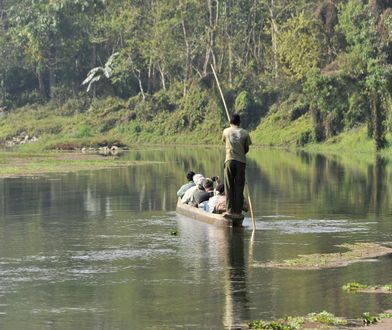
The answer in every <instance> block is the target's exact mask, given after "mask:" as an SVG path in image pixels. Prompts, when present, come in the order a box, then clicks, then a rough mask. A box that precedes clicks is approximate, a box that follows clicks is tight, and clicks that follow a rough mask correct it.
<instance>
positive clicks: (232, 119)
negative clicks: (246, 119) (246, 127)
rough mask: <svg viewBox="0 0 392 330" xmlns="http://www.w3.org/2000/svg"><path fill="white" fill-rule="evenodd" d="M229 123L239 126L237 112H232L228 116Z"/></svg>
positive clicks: (239, 121) (239, 120)
mask: <svg viewBox="0 0 392 330" xmlns="http://www.w3.org/2000/svg"><path fill="white" fill-rule="evenodd" d="M230 124H232V125H236V126H240V124H241V118H240V115H239V114H238V113H233V114H232V115H231V117H230Z"/></svg>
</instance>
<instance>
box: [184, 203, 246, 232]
mask: <svg viewBox="0 0 392 330" xmlns="http://www.w3.org/2000/svg"><path fill="white" fill-rule="evenodd" d="M176 212H177V213H178V214H181V215H185V216H186V217H188V218H191V219H195V220H198V221H202V222H205V223H210V224H216V225H223V226H227V227H241V226H242V222H243V221H244V218H242V219H226V218H224V217H223V216H222V215H221V214H216V213H209V212H206V211H204V210H201V209H199V208H197V207H194V206H191V205H188V204H183V203H181V199H178V201H177V208H176Z"/></svg>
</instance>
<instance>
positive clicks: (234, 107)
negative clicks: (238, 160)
mask: <svg viewBox="0 0 392 330" xmlns="http://www.w3.org/2000/svg"><path fill="white" fill-rule="evenodd" d="M0 16H1V24H0V52H1V56H2V61H1V62H0V109H1V114H2V119H0V121H4V120H5V119H4V118H6V117H7V116H11V115H12V114H13V113H17V112H18V113H20V112H21V111H22V112H24V113H25V112H29V111H32V110H30V109H36V108H37V107H40V106H42V107H46V108H50V109H52V110H50V111H52V112H53V113H55V114H56V115H58V116H63V117H70V116H79V117H78V118H79V120H78V122H77V123H73V124H69V126H71V127H72V129H73V130H75V127H76V126H78V125H79V123H80V122H81V121H82V120H81V119H80V118H81V117H80V116H81V115H82V114H84V113H85V114H88V113H95V114H99V115H97V117H96V119H95V120H97V121H94V120H92V119H91V118H90V119H88V120H85V121H84V122H83V123H82V124H80V125H79V126H78V131H77V133H75V132H74V133H73V136H74V137H91V136H93V135H97V134H99V135H101V136H102V135H107V136H109V135H110V136H112V137H113V138H114V139H115V138H116V137H118V136H120V135H121V134H129V135H132V134H134V136H138V135H141V134H143V133H144V132H148V133H150V134H152V135H156V136H161V135H163V136H172V135H176V134H188V133H189V132H193V131H198V130H199V131H200V130H201V132H203V131H204V132H211V133H217V134H218V132H220V130H221V128H222V127H223V126H224V125H225V124H226V122H227V119H226V115H225V111H224V108H223V103H222V101H221V98H220V96H219V92H218V89H217V85H216V82H215V81H214V76H213V74H212V66H213V67H214V68H215V70H216V72H217V74H218V76H219V80H220V83H221V86H222V89H223V91H224V95H225V100H226V102H227V104H228V106H229V108H230V111H237V112H239V113H240V114H241V115H242V118H243V125H244V126H245V127H247V128H248V129H250V130H252V131H254V132H257V130H258V129H260V128H259V126H260V124H261V123H262V122H263V121H264V120H266V119H267V118H269V117H271V116H272V115H273V114H275V115H276V114H277V113H279V116H276V118H277V117H279V118H284V120H286V121H287V122H288V123H290V122H296V121H299V120H301V118H307V120H308V122H309V123H310V124H309V126H306V125H304V126H303V127H302V128H300V129H298V131H297V132H296V144H297V145H300V146H303V145H305V144H307V143H309V142H321V141H324V140H326V139H330V138H332V137H334V136H337V135H339V134H340V133H341V132H343V131H347V130H350V129H353V128H355V127H359V126H365V127H366V130H367V135H368V136H369V137H372V139H373V140H374V143H375V147H376V149H382V148H384V147H385V146H386V145H387V138H386V136H387V133H388V132H389V131H391V130H392V119H391V116H390V112H391V111H392V105H391V104H392V102H391V91H392V87H391V86H392V0H369V1H365V0H226V1H223V0H165V1H162V0H0ZM21 109H22V110H21ZM46 116H47V115H46ZM41 117H43V115H42V113H41ZM18 118H19V117H18ZM13 120H14V122H15V119H13ZM16 121H17V120H16ZM49 121H50V122H52V123H53V122H54V120H52V119H50V120H49ZM2 125H3V126H4V125H5V124H4V123H3V124H2ZM26 125H27V124H25V126H24V127H18V129H17V130H14V131H12V129H11V128H9V127H8V129H5V128H4V127H3V131H4V132H3V133H2V137H1V138H2V139H9V138H10V137H11V136H12V135H15V134H17V133H18V132H19V133H20V131H21V130H26V131H29V134H37V135H40V134H41V135H43V134H47V133H48V131H50V132H51V133H54V134H61V133H62V132H63V130H64V129H65V124H62V122H61V121H59V122H57V123H56V127H53V126H51V127H50V128H49V129H47V130H46V131H44V130H41V131H37V130H36V128H34V127H32V126H30V127H29V126H28V125H27V126H26ZM45 125H46V126H48V125H49V124H48V123H46V124H45ZM0 126H1V125H0ZM49 126H50V125H49ZM200 127H202V129H201V128H200ZM47 128H48V127H47ZM0 129H1V128H0ZM34 129H35V131H34ZM70 129H71V128H70ZM282 129H284V128H282ZM203 136H204V135H203Z"/></svg>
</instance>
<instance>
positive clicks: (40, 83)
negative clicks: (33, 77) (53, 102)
mask: <svg viewBox="0 0 392 330" xmlns="http://www.w3.org/2000/svg"><path fill="white" fill-rule="evenodd" d="M36 74H37V79H38V89H39V93H40V96H41V99H42V100H46V89H45V82H44V74H43V72H42V70H40V69H37V71H36Z"/></svg>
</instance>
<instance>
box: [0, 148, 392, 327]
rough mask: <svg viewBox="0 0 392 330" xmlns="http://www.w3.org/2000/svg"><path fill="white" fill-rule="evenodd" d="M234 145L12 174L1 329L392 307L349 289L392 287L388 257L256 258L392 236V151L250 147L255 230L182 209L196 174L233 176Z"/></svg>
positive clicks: (0, 220)
mask: <svg viewBox="0 0 392 330" xmlns="http://www.w3.org/2000/svg"><path fill="white" fill-rule="evenodd" d="M223 153H224V152H223V150H222V149H217V148H205V147H200V148H197V147H192V148H189V147H179V148H151V147H150V148H145V149H143V148H141V149H139V150H134V151H130V152H127V153H126V154H125V155H124V156H123V157H124V158H126V159H129V160H138V161H140V164H139V165H135V166H130V167H124V168H117V169H110V170H97V171H84V172H79V173H68V174H53V175H52V174H51V175H47V176H37V177H35V176H32V177H21V178H7V179H1V180H0V329H7V330H8V329H12V330H18V329H21V330H22V329H23V330H25V329H224V328H230V327H235V326H239V327H240V326H241V325H242V324H244V323H245V322H246V321H247V320H253V319H273V318H277V317H282V316H285V315H292V316H295V315H305V314H307V313H311V312H321V311H323V310H326V311H328V312H331V313H334V314H335V315H337V316H345V317H349V318H356V317H359V316H360V315H361V314H362V313H363V312H365V311H368V312H372V313H376V312H381V311H383V310H385V309H388V308H391V306H392V296H389V295H383V294H376V295H374V294H361V293H357V294H350V293H346V292H344V291H343V290H342V285H344V284H346V283H347V282H352V281H358V282H361V283H366V284H371V285H375V284H386V283H391V276H390V274H392V258H391V257H390V256H387V257H382V258H379V259H376V260H370V261H366V262H360V263H355V264H352V265H350V266H347V267H343V268H334V269H328V270H308V271H303V270H301V271H299V270H283V269H267V268H259V267H254V265H255V264H257V263H260V262H266V261H282V260H285V259H289V258H294V257H297V256H298V255H299V254H311V253H327V252H337V251H342V250H341V249H340V248H339V247H337V246H336V245H339V244H342V243H355V242H380V243H385V242H391V241H392V239H391V233H392V213H391V210H392V208H391V207H392V205H391V204H392V198H391V197H392V195H391V194H392V185H391V183H392V182H391V181H392V171H391V169H392V167H391V165H390V164H388V162H387V161H386V160H383V159H380V158H374V159H372V158H370V159H363V158H362V159H361V158H355V157H354V156H353V155H340V156H339V157H337V156H335V157H327V156H322V155H309V154H305V153H299V152H287V151H282V150H269V149H252V150H251V152H250V154H249V157H248V159H249V162H248V166H247V180H248V187H249V191H250V195H251V197H252V204H253V208H254V214H255V219H256V227H257V230H256V233H255V236H254V238H253V240H251V236H252V235H251V234H252V230H251V224H250V221H249V219H246V220H245V223H244V225H245V227H244V228H243V229H238V230H237V229H236V230H232V229H226V228H221V227H218V226H214V225H208V224H203V223H199V222H197V221H192V220H190V219H188V218H186V217H183V216H180V215H177V214H176V213H175V205H176V196H175V192H176V190H177V189H178V187H179V186H180V185H181V184H182V183H184V181H185V172H186V171H188V170H189V169H193V170H194V171H195V172H201V173H203V174H205V175H207V176H212V175H222V173H223V169H222V163H223ZM173 231H176V232H177V233H178V234H177V235H172V232H173Z"/></svg>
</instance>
